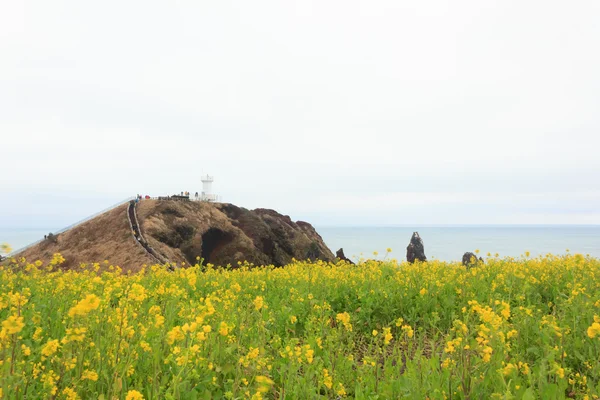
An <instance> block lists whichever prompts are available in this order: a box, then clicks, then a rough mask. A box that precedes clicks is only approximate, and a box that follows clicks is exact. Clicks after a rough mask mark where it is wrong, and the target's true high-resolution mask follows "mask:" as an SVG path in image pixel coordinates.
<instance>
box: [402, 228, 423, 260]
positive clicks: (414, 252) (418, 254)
mask: <svg viewBox="0 0 600 400" xmlns="http://www.w3.org/2000/svg"><path fill="white" fill-rule="evenodd" d="M406 260H407V261H408V262H409V263H413V262H415V260H419V261H427V257H425V247H424V246H423V241H422V240H421V237H420V236H419V232H414V233H413V235H412V237H411V238H410V243H409V244H408V247H407V248H406Z"/></svg>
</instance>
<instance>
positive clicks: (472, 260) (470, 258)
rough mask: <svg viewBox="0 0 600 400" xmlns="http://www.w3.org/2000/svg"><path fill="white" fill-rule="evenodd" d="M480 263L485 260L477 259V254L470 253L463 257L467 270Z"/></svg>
mask: <svg viewBox="0 0 600 400" xmlns="http://www.w3.org/2000/svg"><path fill="white" fill-rule="evenodd" d="M478 262H483V258H481V257H479V259H477V256H476V255H475V253H471V252H470V251H468V252H466V253H465V254H463V256H462V263H463V265H464V266H465V267H467V268H471V267H474V266H475V265H477V263H478Z"/></svg>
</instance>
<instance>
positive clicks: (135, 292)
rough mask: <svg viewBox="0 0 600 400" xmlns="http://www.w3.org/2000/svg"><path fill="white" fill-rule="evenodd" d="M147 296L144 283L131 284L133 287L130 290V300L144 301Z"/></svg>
mask: <svg viewBox="0 0 600 400" xmlns="http://www.w3.org/2000/svg"><path fill="white" fill-rule="evenodd" d="M147 297H148V295H147V294H146V289H144V287H143V286H142V285H140V284H138V283H134V284H133V285H131V289H130V290H129V295H128V298H129V299H130V300H135V301H143V300H144V299H146V298H147Z"/></svg>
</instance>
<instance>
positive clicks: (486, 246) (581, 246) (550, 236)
mask: <svg viewBox="0 0 600 400" xmlns="http://www.w3.org/2000/svg"><path fill="white" fill-rule="evenodd" d="M316 229H317V231H318V232H319V233H320V234H321V236H322V237H323V240H324V241H325V243H326V244H327V246H329V248H330V249H331V250H332V251H333V252H334V254H335V251H336V250H337V249H339V248H340V247H343V248H344V253H345V254H346V256H347V257H348V258H351V259H356V258H358V257H360V255H361V254H362V256H363V257H364V258H375V257H374V256H373V252H374V251H377V252H378V253H379V256H378V257H377V258H382V256H383V254H384V253H385V251H386V248H388V247H389V248H391V249H392V253H391V255H390V256H388V257H390V258H397V259H399V260H400V259H406V246H408V243H409V242H410V238H411V236H412V233H413V232H415V231H418V232H419V235H420V236H421V239H423V243H424V245H425V254H426V255H427V258H435V259H438V260H443V261H456V260H461V259H462V255H463V254H464V253H465V252H466V251H475V250H476V249H479V250H480V251H481V253H480V254H482V255H483V256H485V255H486V254H487V253H488V252H490V253H492V255H493V254H495V253H498V254H499V255H500V257H505V256H512V257H518V256H520V255H522V254H524V253H525V252H526V251H529V252H530V253H531V256H537V255H540V254H547V253H553V254H565V253H566V250H567V249H569V251H570V252H571V253H581V254H584V255H585V254H590V255H591V256H594V257H598V258H600V226H501V227H496V226H482V227H383V228H376V227H360V228H351V227H343V228H342V227H317V228H316Z"/></svg>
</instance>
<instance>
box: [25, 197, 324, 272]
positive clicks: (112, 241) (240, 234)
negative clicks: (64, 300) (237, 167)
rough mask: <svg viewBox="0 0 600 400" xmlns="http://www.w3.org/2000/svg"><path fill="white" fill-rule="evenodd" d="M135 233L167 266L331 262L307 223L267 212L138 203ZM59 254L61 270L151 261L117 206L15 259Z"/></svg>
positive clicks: (190, 204)
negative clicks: (138, 232) (138, 231)
mask: <svg viewBox="0 0 600 400" xmlns="http://www.w3.org/2000/svg"><path fill="white" fill-rule="evenodd" d="M137 218H138V222H139V224H140V228H141V231H142V233H143V235H144V237H145V239H146V241H147V242H148V244H149V245H150V247H152V248H153V249H154V251H156V252H157V253H158V254H160V255H161V256H163V257H164V258H166V259H168V260H169V261H170V262H172V263H175V262H176V263H178V264H182V263H184V264H195V263H196V262H197V261H196V257H201V258H203V259H204V263H205V264H206V263H211V264H214V265H223V266H225V265H228V264H230V265H231V266H233V267H236V266H237V262H238V261H244V260H245V261H248V262H252V263H254V264H255V265H275V266H282V265H285V264H287V263H289V262H291V260H292V258H295V259H299V260H303V259H307V258H310V259H313V260H314V259H321V260H325V261H333V260H334V255H333V254H332V253H331V251H330V250H329V249H328V248H327V246H326V245H325V243H324V242H323V239H322V238H321V236H320V235H319V234H318V233H317V232H316V231H315V229H314V228H313V227H312V226H311V225H310V224H308V223H306V222H302V221H298V222H293V221H292V220H291V219H290V217H288V216H285V215H281V214H279V213H277V212H276V211H273V210H268V209H256V210H247V209H244V208H240V207H236V206H234V205H232V204H212V203H203V202H202V203H201V202H182V201H157V200H143V201H142V202H140V203H139V204H138V206H137ZM54 253H61V254H62V255H63V256H64V257H65V259H66V262H65V264H63V267H65V268H73V267H76V266H78V265H79V264H81V263H91V262H102V261H104V260H109V261H110V263H111V264H113V265H119V266H120V267H122V268H123V269H125V270H131V271H135V270H138V269H140V268H141V267H142V265H144V264H146V265H149V264H152V263H154V261H153V259H152V258H151V257H150V256H149V255H148V253H147V252H146V251H145V250H144V249H143V248H142V247H141V246H140V245H139V243H137V242H136V239H134V237H133V235H132V234H131V229H130V227H129V222H128V219H127V205H123V206H120V207H117V208H115V209H113V210H111V211H109V212H107V213H105V214H102V215H100V216H98V217H96V218H94V219H92V220H90V221H88V222H86V223H84V224H82V225H80V226H78V227H76V228H73V229H71V230H69V231H67V232H65V233H62V234H60V235H59V236H58V240H57V241H56V243H54V242H52V241H49V240H48V241H44V242H42V243H40V244H38V245H36V246H33V247H31V248H29V249H27V250H26V251H24V252H23V253H21V254H19V255H18V256H19V257H20V256H24V257H26V258H27V259H28V260H30V261H33V260H36V259H41V260H43V261H48V260H50V259H51V258H52V254H54Z"/></svg>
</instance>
